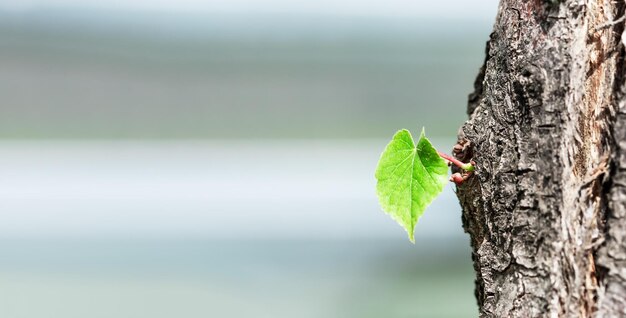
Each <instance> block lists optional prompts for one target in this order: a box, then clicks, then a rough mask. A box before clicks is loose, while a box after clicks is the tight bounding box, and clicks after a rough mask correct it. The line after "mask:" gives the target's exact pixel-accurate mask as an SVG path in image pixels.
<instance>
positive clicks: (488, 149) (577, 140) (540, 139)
mask: <svg viewBox="0 0 626 318" xmlns="http://www.w3.org/2000/svg"><path fill="white" fill-rule="evenodd" d="M624 6H625V5H624V1H623V0H619V1H615V0H597V1H590V0H579V1H558V0H552V1H549V0H526V1H524V0H501V3H500V6H499V10H498V15H497V18H496V22H495V25H494V31H493V33H492V34H491V36H490V40H489V41H488V42H487V50H486V51H487V52H486V55H487V56H486V59H485V64H484V66H483V68H482V69H481V71H480V74H479V76H478V78H477V80H476V83H475V91H474V93H472V94H471V95H470V97H469V105H468V114H469V120H468V121H467V122H466V123H465V124H464V125H463V127H462V128H461V129H460V131H459V143H460V144H461V145H462V146H463V147H462V149H460V147H456V149H455V155H456V156H457V157H458V158H459V159H461V160H462V161H465V162H467V161H469V160H474V161H475V163H476V169H477V170H476V172H475V173H474V174H473V176H471V177H470V178H469V179H468V180H467V181H466V182H465V183H463V184H462V185H460V186H458V191H457V195H458V197H459V200H460V202H461V206H462V208H463V226H464V229H465V231H466V232H467V233H469V235H470V238H471V245H472V249H473V253H472V258H473V261H474V268H475V271H476V298H477V301H478V305H479V311H480V315H481V317H524V318H527V317H626V84H625V78H626V76H625V75H626V69H625V63H624V56H625V53H624V43H623V42H622V41H623V38H622V34H623V32H624V21H623V19H622V17H623V16H624Z"/></svg>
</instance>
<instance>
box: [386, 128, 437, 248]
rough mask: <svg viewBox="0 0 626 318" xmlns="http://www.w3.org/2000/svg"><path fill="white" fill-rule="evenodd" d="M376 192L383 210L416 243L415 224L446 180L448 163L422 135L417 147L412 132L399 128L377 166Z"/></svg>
mask: <svg viewBox="0 0 626 318" xmlns="http://www.w3.org/2000/svg"><path fill="white" fill-rule="evenodd" d="M376 179H377V181H378V182H377V184H376V193H377V194H378V201H379V202H380V205H381V207H382V208H383V210H384V211H385V212H386V213H387V214H389V215H390V216H391V217H392V218H393V219H394V220H396V222H398V223H400V225H402V226H403V227H404V229H406V231H407V233H408V234H409V239H410V240H411V242H413V243H415V238H414V236H413V235H414V234H413V233H414V231H415V224H416V223H417V220H418V219H419V217H420V216H422V214H423V213H424V209H426V207H427V206H428V205H429V204H430V203H431V202H432V201H433V200H434V199H435V198H436V197H437V195H439V193H441V191H443V187H444V186H445V185H446V183H447V182H448V165H447V163H446V162H445V160H443V159H442V158H441V157H439V154H438V153H437V150H436V149H435V148H433V146H432V145H431V144H430V141H428V139H427V138H426V137H425V136H424V130H423V129H422V134H421V136H420V139H419V141H418V142H417V146H415V143H414V142H413V138H412V137H411V133H410V132H409V131H408V130H406V129H402V130H400V131H398V132H397V133H396V134H395V135H394V136H393V139H392V140H391V142H390V143H389V144H388V145H387V147H386V148H385V151H383V154H382V155H381V156H380V160H379V161H378V167H376Z"/></svg>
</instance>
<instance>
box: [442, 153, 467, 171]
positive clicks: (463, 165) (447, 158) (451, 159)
mask: <svg viewBox="0 0 626 318" xmlns="http://www.w3.org/2000/svg"><path fill="white" fill-rule="evenodd" d="M437 153H438V154H439V157H441V158H443V159H445V160H448V161H450V162H452V163H453V164H454V165H455V166H457V167H459V168H461V169H464V170H467V164H465V163H462V162H460V161H459V160H458V159H456V158H454V157H452V156H450V155H448V154H445V153H443V152H439V151H437Z"/></svg>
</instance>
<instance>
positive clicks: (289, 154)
mask: <svg viewBox="0 0 626 318" xmlns="http://www.w3.org/2000/svg"><path fill="white" fill-rule="evenodd" d="M496 9H497V1H496V0H488V1H487V0H485V1H483V0H477V1H462V0H449V1H441V2H438V1H408V0H387V1H377V2H373V1H357V0H333V1H331V0H321V1H303V0H229V1H223V0H222V1H200V0H179V1H165V0H160V1H149V0H114V1H96V0H9V1H8V2H6V1H3V2H0V98H1V102H0V317H4V318H14V317H15V318H17V317H20V318H22V317H27V318H30V317H32V318H35V317H36V318H45V317H63V318H73V317H76V318H79V317H81V318H82V317H118V318H119V317H154V318H159V317H259V318H260V317H272V318H281V317H289V318H293V317H296V318H300V317H302V318H307V317H316V318H318V317H323V318H333V317H337V318H350V317H385V318H394V317H475V316H476V313H477V311H476V310H477V309H476V305H475V300H474V294H473V275H474V274H473V269H472V265H471V260H470V248H469V241H468V237H467V236H466V234H464V233H463V230H462V228H461V220H460V214H461V212H460V208H459V206H458V203H457V201H456V198H455V196H454V192H453V186H449V187H447V188H446V190H445V192H444V194H443V195H442V196H440V197H439V198H438V199H437V200H436V201H435V202H434V203H433V204H432V205H431V206H430V207H429V209H428V210H427V211H426V213H425V215H424V217H423V218H422V219H421V220H420V222H419V224H418V226H417V229H416V232H417V235H416V243H415V245H413V244H411V243H410V242H409V241H408V239H407V237H406V233H405V232H404V230H402V228H401V227H400V226H399V225H397V224H395V222H394V221H393V220H392V219H391V218H389V217H388V216H386V215H385V214H384V213H383V212H382V211H381V210H380V208H379V206H378V203H377V199H376V197H375V190H374V189H375V180H374V177H373V174H374V169H375V166H376V163H377V160H378V157H379V155H380V153H381V151H382V150H383V149H384V147H385V145H386V143H387V142H388V141H389V140H390V138H391V136H392V135H393V133H394V132H395V131H396V130H398V129H400V128H408V129H410V130H412V131H413V132H414V133H416V132H419V130H420V129H421V127H423V126H424V127H426V131H427V133H428V135H429V136H430V138H431V140H432V141H433V143H434V144H435V145H436V146H437V147H438V148H439V149H440V150H442V151H446V152H449V150H450V149H451V147H452V146H453V145H454V143H455V141H456V140H455V135H456V132H457V129H458V127H460V125H461V124H462V122H463V121H464V120H465V118H466V115H465V107H466V100H467V94H468V93H470V92H471V91H472V85H473V82H474V78H475V76H476V74H477V72H478V69H479V67H480V66H481V64H482V61H483V59H484V45H485V41H486V40H487V39H488V35H489V33H490V30H491V24H492V21H493V20H494V17H495V12H496Z"/></svg>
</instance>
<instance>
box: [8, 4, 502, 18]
mask: <svg viewBox="0 0 626 318" xmlns="http://www.w3.org/2000/svg"><path fill="white" fill-rule="evenodd" d="M497 6H498V1H497V0H473V1H472V0H469V1H468V0H446V1H432V0H429V1H426V0H378V1H372V0H369V1H368V0H316V1H311V0H107V1H102V0H17V1H8V2H7V1H5V2H0V10H10V11H16V10H17V11H21V10H30V9H38V8H46V7H48V8H49V7H76V8H95V9H98V8H101V9H122V10H155V11H170V12H171V11H177V12H206V13H307V14H332V15H349V16H374V17H389V16H404V17H422V18H425V17H437V16H441V17H446V18H455V19H456V18H461V19H474V18H479V19H484V18H488V19H489V18H493V17H495V12H496V10H497Z"/></svg>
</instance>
